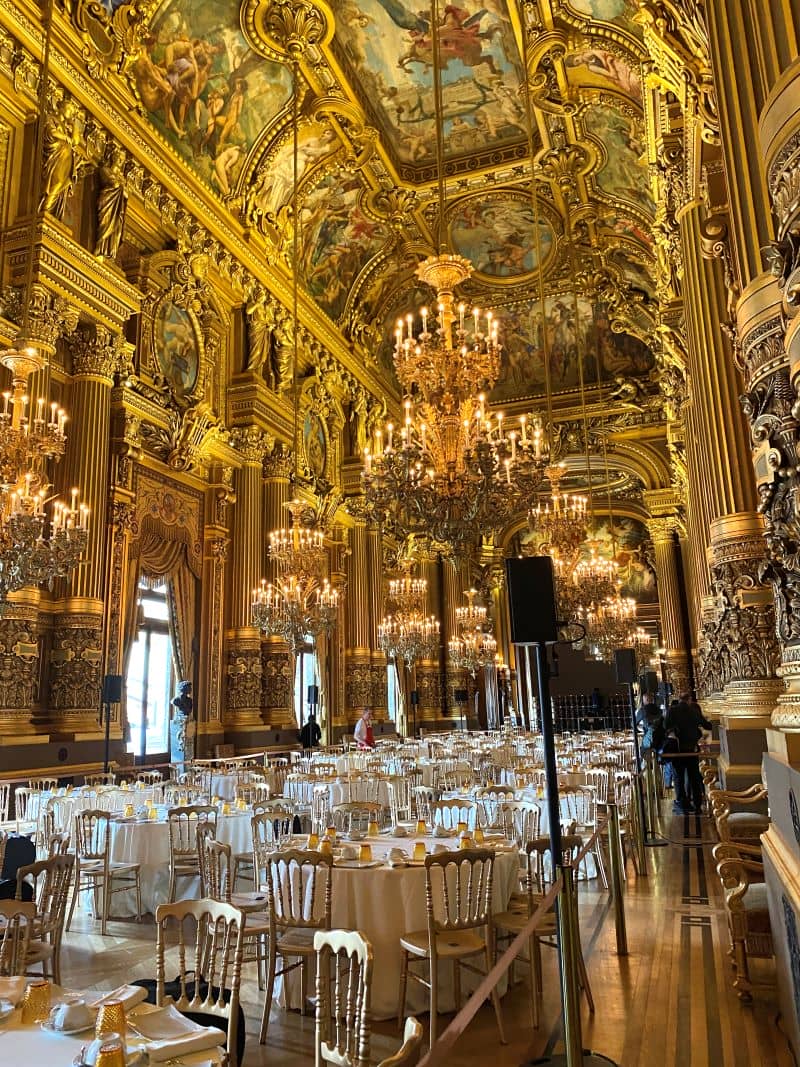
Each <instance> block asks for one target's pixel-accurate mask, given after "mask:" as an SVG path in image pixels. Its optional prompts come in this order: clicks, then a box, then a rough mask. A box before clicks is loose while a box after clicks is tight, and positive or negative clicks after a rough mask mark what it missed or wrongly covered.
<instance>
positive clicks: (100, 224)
mask: <svg viewBox="0 0 800 1067" xmlns="http://www.w3.org/2000/svg"><path fill="white" fill-rule="evenodd" d="M124 166H125V152H124V151H123V149H122V148H121V147H120V146H119V145H114V146H113V147H112V149H111V151H110V153H109V155H108V157H107V160H106V162H105V165H104V166H103V167H102V168H101V169H100V186H101V187H100V192H99V194H98V197H97V240H96V242H95V246H94V254H95V255H96V256H102V257H103V258H104V259H114V258H115V257H116V254H117V251H118V250H119V245H120V241H121V240H122V234H123V231H124V229H125V212H126V211H127V208H128V191H127V189H126V188H125V173H124V170H123V168H124Z"/></svg>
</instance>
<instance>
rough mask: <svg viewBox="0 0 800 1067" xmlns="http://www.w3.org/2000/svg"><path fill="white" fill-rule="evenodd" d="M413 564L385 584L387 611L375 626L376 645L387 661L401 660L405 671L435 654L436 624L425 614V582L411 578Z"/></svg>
mask: <svg viewBox="0 0 800 1067" xmlns="http://www.w3.org/2000/svg"><path fill="white" fill-rule="evenodd" d="M412 567H413V562H412V561H411V560H408V559H406V560H404V561H403V562H402V563H401V564H400V569H401V574H400V577H398V578H393V579H391V581H390V582H389V595H388V597H387V607H390V608H391V609H392V612H390V613H388V614H386V615H384V617H383V620H382V621H381V623H380V624H379V626H378V644H379V646H380V648H381V649H382V650H383V651H384V652H385V653H386V655H387V657H388V658H389V659H394V660H396V661H399V660H402V661H403V662H404V663H405V665H406V666H407V667H409V668H410V667H411V665H412V664H413V663H414V662H415V661H416V660H418V659H424V658H426V657H428V656H432V655H434V654H435V652H436V650H437V648H438V645H439V622H438V620H437V619H436V617H435V616H434V615H426V614H425V602H426V597H427V593H428V582H427V580H426V579H425V578H415V577H414V576H413V575H412V573H411V571H412Z"/></svg>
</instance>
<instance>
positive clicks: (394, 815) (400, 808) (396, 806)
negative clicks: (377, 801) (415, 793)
mask: <svg viewBox="0 0 800 1067" xmlns="http://www.w3.org/2000/svg"><path fill="white" fill-rule="evenodd" d="M386 792H387V794H388V797H389V817H390V819H391V822H392V826H397V824H398V823H401V822H411V818H412V815H411V781H410V780H409V779H407V778H401V777H394V778H390V779H389V781H388V782H387V783H386Z"/></svg>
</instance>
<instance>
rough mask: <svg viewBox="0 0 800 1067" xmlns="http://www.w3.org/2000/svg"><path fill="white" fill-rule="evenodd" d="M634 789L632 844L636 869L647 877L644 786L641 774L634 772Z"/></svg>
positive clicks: (647, 834)
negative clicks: (633, 845)
mask: <svg viewBox="0 0 800 1067" xmlns="http://www.w3.org/2000/svg"><path fill="white" fill-rule="evenodd" d="M636 779H637V781H636V783H635V784H636V788H635V789H634V790H633V797H634V820H633V821H634V830H635V833H634V839H635V840H634V844H635V845H636V867H637V873H638V874H639V875H640V876H644V877H647V853H646V852H645V850H644V846H645V843H646V841H647V840H648V839H649V836H650V835H649V833H648V830H647V822H646V817H647V815H646V812H645V804H644V785H643V783H642V772H641V771H637V772H636Z"/></svg>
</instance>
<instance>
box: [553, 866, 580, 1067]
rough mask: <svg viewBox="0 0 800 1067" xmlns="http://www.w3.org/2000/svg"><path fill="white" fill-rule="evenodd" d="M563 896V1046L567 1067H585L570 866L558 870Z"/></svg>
mask: <svg viewBox="0 0 800 1067" xmlns="http://www.w3.org/2000/svg"><path fill="white" fill-rule="evenodd" d="M559 871H560V873H561V879H562V882H561V893H560V894H559V897H558V946H559V949H560V950H561V1001H562V1003H563V1005H564V1047H565V1053H566V1062H567V1067H582V1065H583V1035H582V1032H581V986H580V981H579V978H578V952H579V951H580V949H579V947H578V944H577V938H578V937H579V936H580V935H579V933H578V931H577V930H576V929H575V927H576V921H575V917H576V914H577V909H576V908H575V899H574V898H575V872H574V871H573V869H572V867H571V866H570V865H569V864H565V865H562V866H561V867H559Z"/></svg>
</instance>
